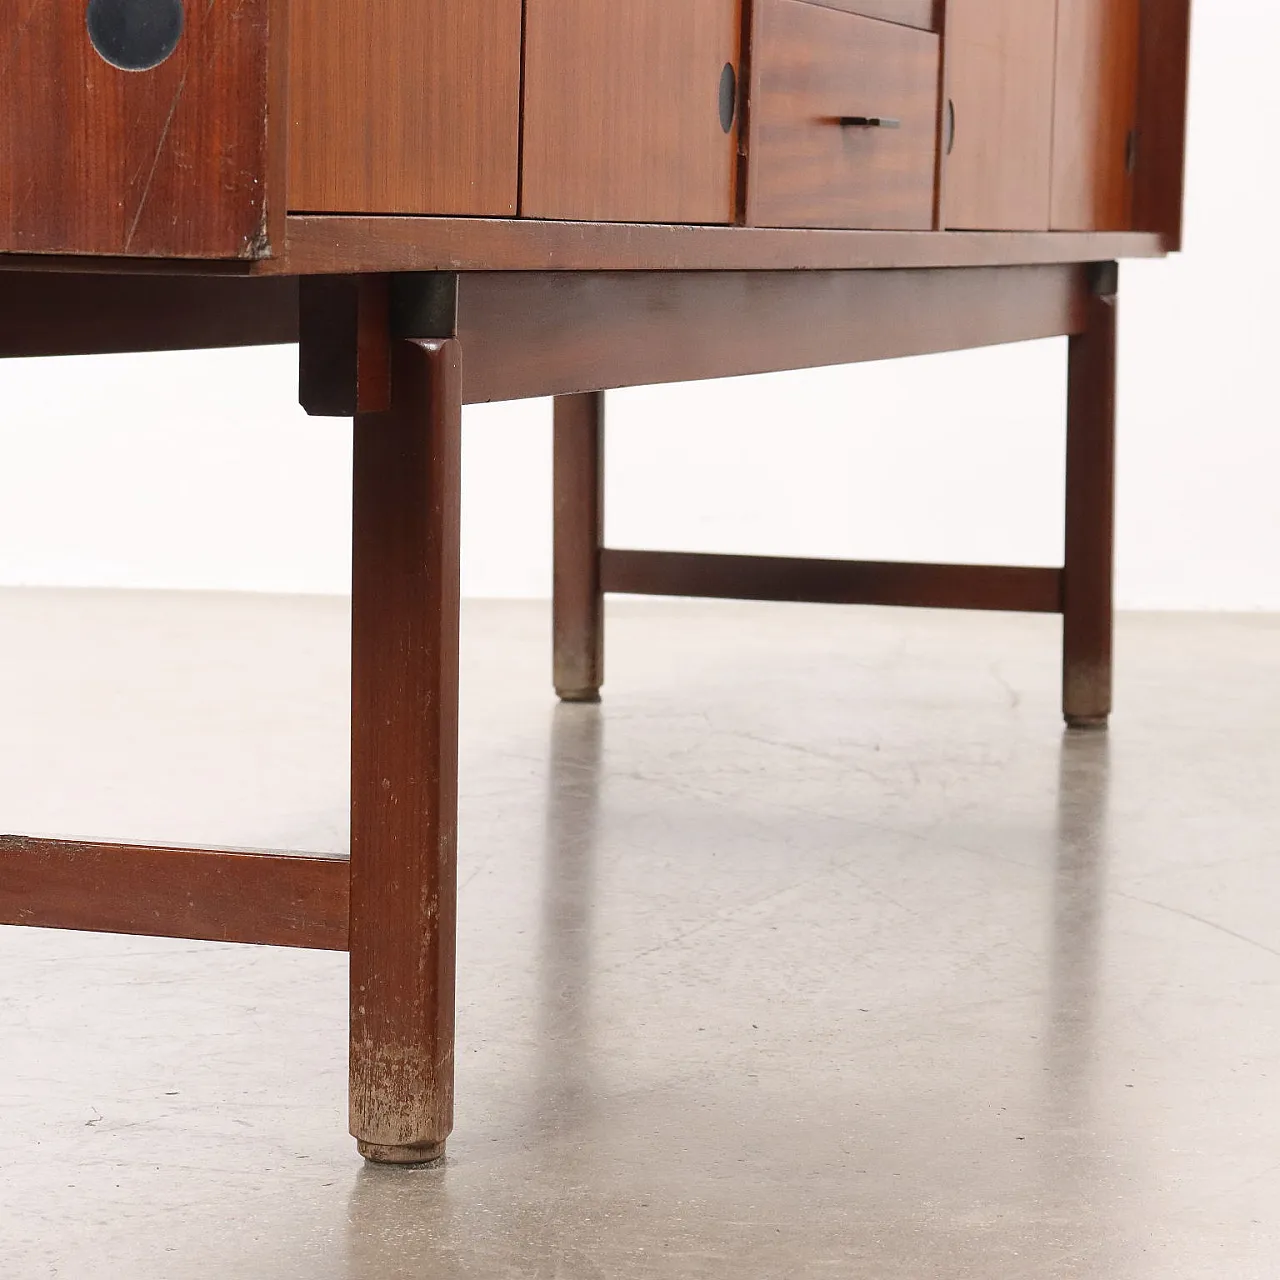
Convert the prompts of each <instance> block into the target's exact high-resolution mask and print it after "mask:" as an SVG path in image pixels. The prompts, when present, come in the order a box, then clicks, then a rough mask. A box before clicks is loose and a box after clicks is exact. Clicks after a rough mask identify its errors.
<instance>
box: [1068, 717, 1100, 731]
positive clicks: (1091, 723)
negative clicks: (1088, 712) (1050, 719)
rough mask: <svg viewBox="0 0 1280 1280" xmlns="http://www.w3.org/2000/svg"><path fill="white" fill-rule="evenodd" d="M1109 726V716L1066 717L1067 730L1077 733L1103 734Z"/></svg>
mask: <svg viewBox="0 0 1280 1280" xmlns="http://www.w3.org/2000/svg"><path fill="white" fill-rule="evenodd" d="M1110 725H1111V717H1110V716H1067V728H1068V729H1071V730H1073V731H1075V732H1077V733H1103V732H1105V731H1106V730H1107V729H1108V728H1109V727H1110Z"/></svg>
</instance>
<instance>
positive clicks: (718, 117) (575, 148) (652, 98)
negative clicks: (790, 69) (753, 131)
mask: <svg viewBox="0 0 1280 1280" xmlns="http://www.w3.org/2000/svg"><path fill="white" fill-rule="evenodd" d="M525 22H526V27H525V86H524V169H523V194H522V201H521V212H522V213H523V214H524V215H525V216H526V217H531V218H567V219H581V220H594V221H602V222H711V223H714V222H730V221H732V220H733V218H734V215H735V212H736V185H737V184H736V178H737V163H738V138H737V111H736V97H737V95H736V90H735V86H736V76H737V67H738V64H739V52H740V42H741V30H742V13H741V4H740V0H678V3H673V2H672V0H608V3H604V2H603V0H526V17H525ZM726 67H729V68H731V69H732V70H731V71H730V72H729V73H728V75H726V72H725V68H726ZM731 81H732V83H731ZM722 90H723V91H725V93H726V96H727V103H726V104H725V105H727V107H728V111H727V112H726V113H725V114H724V117H723V118H722V110H721V108H722V100H721V97H722ZM726 125H727V126H728V127H727V128H726V127H725V126H726Z"/></svg>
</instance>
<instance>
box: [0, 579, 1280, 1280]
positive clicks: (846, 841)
mask: <svg viewBox="0 0 1280 1280" xmlns="http://www.w3.org/2000/svg"><path fill="white" fill-rule="evenodd" d="M0 618H2V620H3V625H2V626H0V706H2V707H3V709H4V711H3V713H4V733H3V736H2V739H0V813H2V814H3V826H4V828H5V829H8V830H26V831H29V832H33V833H51V832H56V833H59V834H69V835H76V834H79V835H89V836H97V837H100V838H105V837H109V836H113V835H114V836H127V837H134V838H139V839H156V840H175V841H180V842H197V841H220V842H228V843H232V844H241V845H244V844H248V845H263V846H278V847H297V848H310V849H316V850H330V849H341V848H342V847H343V845H344V842H345V839H346V834H345V815H344V804H345V790H346V786H345V772H346V750H345V736H346V719H345V705H344V687H345V681H346V657H345V649H346V645H345V635H346V610H345V606H344V604H343V602H341V601H330V600H306V599H304V600H283V599H274V598H266V597H262V598H251V597H231V596H224V597H216V596H214V597H200V596H177V595H162V594H156V595H123V594H121V595H116V594H108V593H74V592H66V593H60V592H21V591H11V592H5V593H0ZM547 630H548V618H547V610H546V608H545V607H543V606H540V605H522V604H502V605H487V604H482V605H472V606H470V607H468V609H467V614H466V623H465V632H466V634H465V638H464V653H465V660H464V676H465V689H464V707H463V735H464V737H463V745H462V832H461V837H462V839H461V861H462V879H463V886H464V887H463V890H462V901H461V956H460V991H459V1017H458V1027H459V1037H460V1043H459V1050H460V1052H459V1071H458V1116H457V1122H458V1124H457V1131H456V1134H455V1137H454V1139H453V1141H452V1142H451V1145H450V1158H449V1162H448V1164H447V1165H446V1166H445V1167H444V1168H441V1169H436V1170H427V1171H422V1172H417V1173H404V1172H398V1171H387V1170H374V1169H366V1168H363V1167H362V1166H361V1163H360V1161H359V1160H358V1158H357V1157H356V1154H355V1150H354V1146H353V1144H352V1142H351V1141H350V1139H348V1138H347V1137H346V1134H345V1125H344V1114H343V1110H344V1088H345V1042H344V1035H345V1003H346V990H345V962H344V960H343V958H342V957H341V956H334V955H319V954H308V953H300V952H287V951H276V950H269V949H251V948H233V947H224V946H218V945H201V944H192V943H188V942H173V941H168V940H156V939H126V938H110V937H101V936H79V935H73V934H61V933H52V932H38V931H23V930H18V929H3V930H0V966H2V968H3V974H4V981H3V984H2V985H0V1105H2V1112H0V1119H2V1123H0V1170H3V1173H0V1273H2V1274H3V1276H4V1277H6V1280H8V1278H10V1277H13V1278H20V1280H25V1278H26V1277H44V1276H59V1277H74V1278H77V1280H78V1278H80V1277H90V1278H92V1277H99V1276H104V1277H122V1278H124V1277H127V1278H129V1280H150V1278H151V1277H155V1278H157V1280H159V1278H164V1280H175V1278H179V1277H217V1278H219V1280H230V1278H238V1277H245V1278H248V1277H253V1278H254V1280H277V1278H279V1280H284V1278H291V1277H298V1278H305V1280H339V1278H351V1280H354V1278H355V1277H378V1278H379V1280H382V1278H385V1277H400V1276H404V1277H432V1278H434V1277H447V1278H449V1280H453V1278H455V1277H456V1278H458V1280H471V1278H473V1277H474V1278H476V1280H479V1278H484V1280H488V1278H490V1277H495V1278H496V1277H539V1278H545V1280H587V1278H588V1277H591V1278H594V1277H608V1278H609V1280H613V1278H614V1277H623V1278H630V1277H637V1278H638V1277H664V1278H666V1277H698V1278H704V1277H705V1278H706V1280H713V1278H714V1280H720V1278H721V1277H724V1278H726V1280H727V1278H729V1277H733V1280H741V1278H742V1277H775V1276H776V1277H788V1278H789V1280H797V1278H808V1277H862V1276H865V1277H869V1278H871V1280H930V1278H932V1277H938V1278H943V1277H945V1278H947V1280H964V1278H967V1277H975V1278H976V1277H983V1278H986V1277H998V1278H1000V1280H1013V1278H1015V1277H1035V1278H1037V1280H1053V1278H1055V1277H1063V1278H1066V1277H1070V1278H1071V1280H1085V1278H1094V1277H1096V1278H1097V1280H1180V1278H1182V1277H1213V1278H1214V1280H1248V1278H1249V1277H1267V1278H1268V1280H1273V1278H1274V1277H1276V1276H1277V1275H1280V1214H1278V1213H1277V1205H1280V999H1278V996H1280V991H1278V989H1277V988H1278V986H1280V918H1278V916H1277V910H1276V904H1277V900H1278V893H1280V812H1278V811H1277V806H1276V799H1277V796H1278V795H1280V786H1278V783H1280V732H1278V728H1280V619H1277V618H1261V617H1259V618H1225V617H1223V618H1220V617H1199V618H1168V617H1128V618H1125V619H1123V620H1122V623H1121V635H1120V663H1119V690H1120V704H1119V705H1120V712H1119V714H1118V716H1117V719H1116V723H1115V727H1114V731H1113V733H1112V734H1111V736H1110V738H1109V739H1108V738H1107V737H1106V736H1082V737H1066V738H1064V736H1063V735H1062V733H1061V732H1060V729H1059V721H1058V715H1057V705H1056V667H1057V653H1058V650H1057V625H1056V623H1055V622H1054V621H1052V620H1047V619H1042V618H1006V617H970V616H963V615H954V616H947V615H937V614H926V613H918V614H906V613H897V612H881V613H876V612H868V611H862V610H839V609H821V608H808V607H782V606H768V607H757V606H736V605H727V606H720V605H687V604H671V605H657V604H641V603H633V604H631V605H626V604H620V605H618V606H616V607H613V606H611V615H610V634H609V641H610V672H611V680H610V685H609V689H608V694H607V700H606V702H605V704H604V706H603V708H602V709H594V708H581V707H578V708H564V709H557V708H556V707H555V706H554V705H553V702H552V699H551V697H550V695H549V692H548V687H547V686H548V677H547V668H548V660H547Z"/></svg>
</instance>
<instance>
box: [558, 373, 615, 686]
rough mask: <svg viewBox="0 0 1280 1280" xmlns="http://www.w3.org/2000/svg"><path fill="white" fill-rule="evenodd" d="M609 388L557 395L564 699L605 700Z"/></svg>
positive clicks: (560, 650)
mask: <svg viewBox="0 0 1280 1280" xmlns="http://www.w3.org/2000/svg"><path fill="white" fill-rule="evenodd" d="M604 406H605V397H604V392H603V391H591V392H587V393H586V394H585V395H580V396H557V397H556V402H555V436H554V440H555V445H554V463H555V466H554V495H555V496H554V507H555V522H554V528H555V535H554V544H555V557H554V575H553V590H552V668H553V670H552V676H553V680H554V683H555V690H556V693H557V694H558V695H559V696H560V698H561V700H562V701H564V702H598V701H599V700H600V686H601V685H603V684H604V596H603V593H602V592H601V589H600V548H601V547H602V546H603V544H604V422H605V408H604Z"/></svg>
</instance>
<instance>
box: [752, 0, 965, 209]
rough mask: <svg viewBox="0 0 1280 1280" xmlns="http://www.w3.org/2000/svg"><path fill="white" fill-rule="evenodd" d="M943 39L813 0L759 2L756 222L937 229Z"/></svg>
mask: <svg viewBox="0 0 1280 1280" xmlns="http://www.w3.org/2000/svg"><path fill="white" fill-rule="evenodd" d="M938 59H939V47H938V37H937V36H935V35H933V34H931V33H930V32H927V31H920V30H915V29H913V28H911V27H908V26H902V25H898V24H896V23H890V22H881V21H876V20H873V19H871V18H865V17H861V16H857V15H855V14H852V13H849V12H841V11H839V10H837V9H835V8H832V7H829V6H819V5H815V4H811V3H808V2H807V0H762V3H761V4H760V5H759V7H758V8H757V11H756V26H755V41H754V57H753V65H754V76H755V79H754V84H753V93H752V108H751V129H750V145H749V149H748V156H749V170H748V179H747V221H748V222H749V223H751V224H753V225H755V226H771V227H857V228H881V229H886V230H911V229H915V230H928V229H929V228H931V227H932V226H933V218H934V191H935V173H936V168H937V160H936V158H937V138H938Z"/></svg>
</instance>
